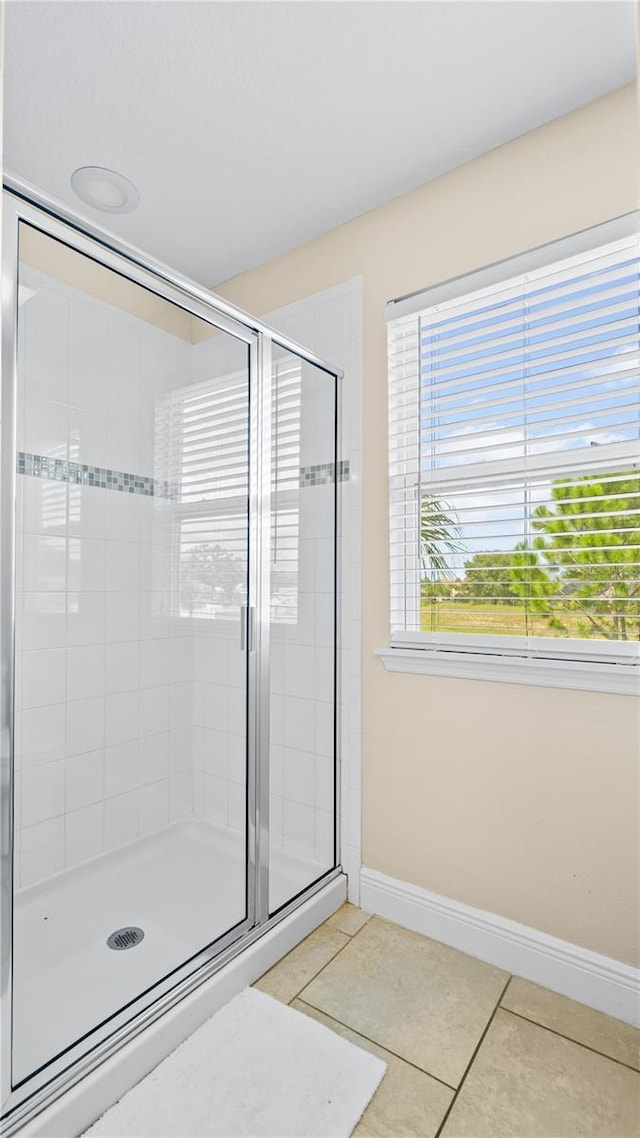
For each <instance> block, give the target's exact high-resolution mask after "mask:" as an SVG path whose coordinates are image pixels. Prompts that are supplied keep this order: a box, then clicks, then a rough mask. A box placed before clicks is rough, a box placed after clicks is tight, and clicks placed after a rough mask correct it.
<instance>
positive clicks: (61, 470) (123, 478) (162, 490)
mask: <svg viewBox="0 0 640 1138" xmlns="http://www.w3.org/2000/svg"><path fill="white" fill-rule="evenodd" d="M16 469H17V471H18V474H30V475H31V476H32V477H33V478H46V479H47V480H48V481H51V482H69V483H70V484H72V485H74V486H96V487H98V488H99V489H101V490H117V491H118V492H119V493H121V494H142V495H144V497H145V498H174V497H176V493H175V488H172V486H171V483H169V482H164V481H162V480H161V479H158V478H147V476H146V475H144V474H129V473H127V472H126V471H123V470H109V469H107V467H105V466H87V464H86V463H84V462H67V461H66V460H65V459H61V458H50V457H48V456H47V455H43V454H27V453H26V452H25V451H18V460H17V464H16Z"/></svg>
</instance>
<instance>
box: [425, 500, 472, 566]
mask: <svg viewBox="0 0 640 1138" xmlns="http://www.w3.org/2000/svg"><path fill="white" fill-rule="evenodd" d="M460 536H461V534H460V526H459V525H458V522H457V520H456V517H455V512H454V511H453V509H452V507H451V506H449V505H448V504H447V503H446V502H439V501H438V499H437V498H434V497H433V495H432V494H423V495H422V502H421V504H420V565H421V567H422V573H423V575H424V576H425V577H430V578H431V580H436V579H437V577H438V576H440V575H441V574H444V573H446V572H447V570H448V568H449V562H448V556H447V555H448V554H451V553H460V552H461V551H462V550H463V549H464V545H463V544H462V543H461V542H460V540H459V538H460Z"/></svg>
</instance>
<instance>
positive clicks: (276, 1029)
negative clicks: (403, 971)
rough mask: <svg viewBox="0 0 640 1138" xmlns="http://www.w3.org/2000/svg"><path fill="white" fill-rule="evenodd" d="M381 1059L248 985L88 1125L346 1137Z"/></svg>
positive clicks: (153, 1132) (373, 1085)
mask: <svg viewBox="0 0 640 1138" xmlns="http://www.w3.org/2000/svg"><path fill="white" fill-rule="evenodd" d="M385 1070H386V1064H385V1063H383V1062H382V1060H381V1059H377V1058H376V1057H375V1056H374V1055H370V1054H369V1052H368V1051H363V1050H362V1049H361V1048H360V1047H355V1046H354V1045H353V1044H352V1043H348V1042H347V1040H346V1039H341V1038H340V1036H338V1035H336V1034H335V1032H333V1031H330V1030H329V1029H328V1028H326V1027H323V1025H322V1024H319V1023H317V1022H316V1021H315V1020H313V1019H310V1018H309V1017H308V1016H305V1015H303V1014H302V1013H301V1012H297V1011H294V1009H293V1008H289V1007H287V1006H286V1005H285V1004H281V1003H278V1001H277V1000H274V999H272V998H271V996H267V995H265V994H264V992H259V991H256V990H255V989H254V988H247V989H246V990H245V991H244V992H241V993H240V995H239V996H236V998H235V999H234V1000H231V1002H230V1003H229V1004H227V1005H226V1006H225V1007H224V1008H221V1010H220V1011H219V1012H217V1014H216V1015H214V1016H212V1018H211V1019H210V1020H208V1021H207V1023H205V1024H204V1025H203V1026H202V1027H201V1028H199V1029H198V1031H196V1032H194V1034H193V1035H191V1036H190V1037H189V1038H188V1039H186V1040H185V1042H184V1043H182V1044H181V1045H180V1047H178V1048H177V1049H176V1050H175V1051H174V1052H173V1053H172V1054H171V1055H169V1056H168V1057H167V1058H166V1059H164V1060H163V1061H162V1063H160V1065H159V1066H158V1067H156V1068H155V1070H154V1071H152V1072H151V1074H149V1075H147V1076H146V1078H144V1079H143V1080H142V1082H140V1083H138V1085H137V1086H135V1087H133V1089H132V1090H130V1091H129V1092H128V1093H127V1094H126V1095H125V1096H124V1098H122V1099H121V1100H120V1102H118V1103H116V1105H115V1106H112V1107H111V1109H110V1110H108V1111H107V1113H106V1114H104V1115H103V1116H102V1118H100V1119H98V1121H97V1122H96V1123H94V1125H93V1126H92V1127H91V1129H90V1130H88V1131H87V1132H86V1133H87V1135H93V1136H95V1138H98V1136H100V1138H348V1136H349V1135H350V1134H351V1132H352V1130H353V1128H354V1127H355V1125H356V1123H357V1122H358V1120H359V1118H360V1117H361V1115H362V1113H363V1111H364V1109H365V1107H366V1106H367V1103H368V1102H369V1101H370V1099H371V1098H372V1097H373V1095H374V1093H375V1091H376V1089H377V1087H378V1085H379V1083H380V1081H381V1079H382V1076H383V1075H384V1073H385Z"/></svg>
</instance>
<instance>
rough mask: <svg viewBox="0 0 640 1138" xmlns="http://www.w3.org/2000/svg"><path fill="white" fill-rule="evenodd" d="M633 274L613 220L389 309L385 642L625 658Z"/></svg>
mask: <svg viewBox="0 0 640 1138" xmlns="http://www.w3.org/2000/svg"><path fill="white" fill-rule="evenodd" d="M621 229H622V231H623V235H622V236H620V235H619V233H620V230H621ZM625 230H626V232H624V231H625ZM632 230H633V231H632ZM605 236H609V237H612V236H613V237H614V238H615V239H614V240H608V241H606V240H603V237H605ZM598 238H599V239H598ZM576 246H577V251H576ZM639 265H640V260H639V240H638V231H637V218H635V217H634V219H633V225H631V224H630V222H629V219H621V223H619V224H618V226H617V227H616V224H615V223H613V228H612V227H600V230H599V231H592V232H591V234H590V235H585V234H581V235H578V237H577V238H575V239H573V240H570V241H569V242H558V243H557V244H556V245H555V246H547V247H546V248H545V249H544V250H537V251H535V252H534V253H533V254H530V255H528V256H527V257H526V258H517V259H515V260H514V261H512V262H508V263H505V264H503V265H502V266H493V267H492V268H491V269H490V270H487V271H486V272H483V273H480V274H473V275H472V276H471V277H469V278H467V279H466V281H465V280H458V281H454V282H451V283H450V284H448V285H445V286H442V287H441V288H440V289H435V290H431V292H430V293H427V294H422V296H421V297H420V298H418V299H416V298H412V299H410V300H409V301H408V302H407V301H404V302H399V303H396V304H391V305H390V306H389V314H390V317H391V319H390V323H389V409H390V422H389V431H390V539H391V625H392V645H393V646H396V647H403V646H404V647H407V646H409V647H411V648H412V649H413V650H414V652H415V651H417V650H418V649H421V650H424V649H431V652H432V655H433V653H434V651H435V653H436V654H438V655H439V656H440V658H441V659H442V658H443V656H444V654H445V653H447V654H449V655H448V665H447V666H449V667H450V668H451V667H452V666H453V663H452V661H453V657H452V655H451V654H455V655H456V656H460V655H461V654H462V653H466V654H469V653H472V654H474V656H475V661H474V664H475V668H476V669H477V668H478V666H479V665H480V664H481V662H482V661H483V660H484V661H485V662H487V660H488V661H489V663H492V664H493V665H494V668H495V665H496V664H497V657H508V658H509V659H510V663H511V665H512V667H513V665H514V662H515V658H516V657H519V658H520V659H523V658H525V659H527V660H531V661H536V660H537V661H544V660H556V661H559V660H562V661H564V662H565V663H567V662H570V661H575V662H577V663H579V664H585V663H593V664H600V665H607V666H608V670H609V674H610V669H611V667H613V666H614V665H619V664H622V665H633V664H637V663H638V659H639V654H638V649H639V645H640V379H639V376H640V370H639V350H640V344H639V295H640V293H639V284H638V281H639ZM514 270H520V271H514ZM407 308H409V311H408V312H407ZM383 655H384V653H383ZM423 658H424V652H423ZM466 663H467V665H468V666H470V665H471V663H472V662H471V660H470V657H469V655H467V656H466ZM625 671H626V674H627V676H629V675H630V674H631V673H630V671H629V668H626V669H625ZM606 672H607V668H605V669H604V671H603V669H602V668H600V670H599V673H600V674H605V673H606ZM632 673H633V677H632V678H633V680H634V682H635V677H636V676H637V669H632ZM465 674H472V672H465ZM618 674H619V669H618ZM495 678H499V677H498V676H497V675H496V676H495ZM509 678H512V674H511V676H510V677H509ZM523 682H529V680H528V679H527V680H524V681H523ZM570 686H574V684H571V685H570ZM584 686H589V685H588V683H586V682H585V685H584ZM613 688H614V689H615V683H614V684H613Z"/></svg>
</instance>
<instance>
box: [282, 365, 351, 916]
mask: <svg viewBox="0 0 640 1138" xmlns="http://www.w3.org/2000/svg"><path fill="white" fill-rule="evenodd" d="M336 383H337V381H336V377H335V376H334V375H331V374H330V373H328V372H326V371H323V370H322V369H321V368H319V367H316V366H314V365H313V364H311V363H309V362H308V361H305V360H303V359H302V358H301V357H300V356H297V355H295V354H293V353H292V352H289V351H285V350H284V349H283V348H279V347H277V346H275V345H274V349H273V356H272V379H271V384H272V392H271V395H272V416H271V471H272V477H271V606H270V622H271V624H270V638H271V673H270V746H269V870H270V876H269V910H270V912H271V913H273V912H276V911H277V910H278V909H279V908H280V907H281V906H282V905H284V904H286V903H287V902H288V901H290V900H291V899H292V898H293V897H295V896H296V895H297V894H299V893H300V892H301V891H302V890H304V889H306V888H307V887H308V886H309V885H311V884H312V883H313V882H315V881H317V880H318V879H319V878H320V877H322V876H323V874H325V873H327V871H328V870H330V869H331V868H332V867H333V866H335V864H336V844H335V796H336V517H337V510H336V503H337V485H338V483H337V480H338V479H339V477H340V466H339V464H338V463H337V431H336V425H337V417H336V409H337V403H336V399H337V390H336Z"/></svg>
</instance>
